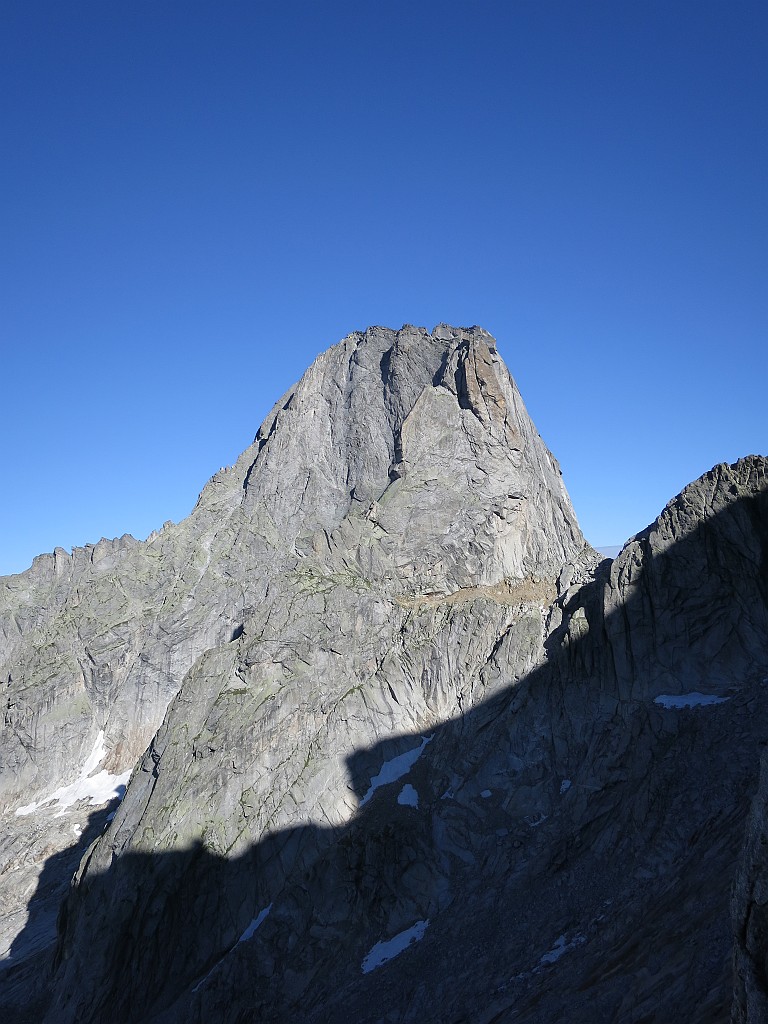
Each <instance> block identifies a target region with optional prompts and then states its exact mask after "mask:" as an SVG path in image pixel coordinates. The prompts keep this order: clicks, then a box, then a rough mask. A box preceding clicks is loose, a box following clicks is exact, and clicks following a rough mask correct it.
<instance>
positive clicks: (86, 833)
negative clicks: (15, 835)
mask: <svg viewBox="0 0 768 1024" xmlns="http://www.w3.org/2000/svg"><path fill="white" fill-rule="evenodd" d="M120 789H121V790H122V792H123V793H124V791H125V787H124V786H122V787H120ZM121 798H122V793H120V795H119V796H116V797H115V799H114V800H112V801H111V802H110V803H109V804H107V805H106V806H104V807H100V808H99V809H98V810H95V811H93V812H91V813H90V814H89V815H88V821H87V824H86V825H85V827H84V828H83V829H82V831H81V832H80V833H79V835H77V837H76V838H74V839H73V842H72V843H71V844H70V845H69V846H67V847H66V848H65V849H63V850H59V851H58V853H55V854H53V856H51V857H49V858H48V859H47V860H46V862H45V866H44V867H43V870H42V872H41V873H40V876H39V878H38V881H37V886H36V888H35V891H34V893H33V895H32V896H31V897H30V899H29V902H28V904H27V913H28V917H27V922H26V924H25V926H24V929H23V931H21V932H20V933H19V935H17V936H16V938H15V939H14V941H13V943H12V944H11V948H10V950H9V956H8V960H7V961H6V962H5V963H4V964H3V965H2V967H0V1019H2V1021H3V1022H4V1024H39V1021H40V1020H41V1019H42V1017H43V1014H44V1012H45V1006H46V1004H47V992H48V986H49V983H50V975H51V968H52V957H51V941H50V937H49V936H50V929H51V925H52V924H54V923H55V921H56V917H57V915H58V912H59V908H60V906H61V903H62V901H63V900H64V899H65V897H66V896H67V893H68V891H69V888H70V883H71V880H72V876H73V875H74V874H75V872H76V871H77V867H78V864H79V863H80V860H81V859H82V857H83V854H84V853H85V852H86V850H87V849H88V847H89V846H90V845H91V843H93V841H94V840H95V839H97V838H98V837H99V836H100V835H101V834H102V832H103V831H104V829H105V827H106V825H107V823H108V822H109V820H110V819H111V818H112V817H114V812H115V810H116V809H117V807H118V805H119V803H120V799H121ZM62 828H68V823H67V822H65V821H62Z"/></svg>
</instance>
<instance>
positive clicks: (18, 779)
mask: <svg viewBox="0 0 768 1024" xmlns="http://www.w3.org/2000/svg"><path fill="white" fill-rule="evenodd" d="M0 680H2V682H3V687H4V720H3V725H2V731H0V809H1V810H2V815H3V822H2V824H3V830H2V838H1V839H0V854H1V856H2V860H1V861H0V885H1V886H2V904H1V906H2V912H1V930H0V955H2V960H1V961H0V1018H1V1019H2V1020H3V1021H4V1022H7V1024H13V1022H17V1024H31V1022H39V1021H46V1022H48V1024H107V1022H109V1024H123V1022H124V1024H143V1022H147V1024H150V1022H152V1024H176V1022H185V1024H186V1022H190V1024H210V1022H212V1021H215V1022H222V1024H250V1022H254V1024H255V1022H265V1024H266V1022H270V1024H272V1022H275V1024H276V1022H288V1021H291V1022H295V1021H301V1022H307V1024H337V1022H338V1024H342V1022H343V1024H349V1022H357V1024H366V1022H371V1024H399V1022H418V1024H427V1022H435V1024H438V1022H439V1024H492V1022H499V1024H501V1022H510V1024H512V1022H519V1024H523V1022H525V1024H551V1022H552V1021H568V1022H569V1024H600V1022H606V1024H607V1022H626V1024H645V1022H647V1024H650V1022H656V1021H659V1022H667V1021H670V1022H671V1021H685V1022H688V1024H710V1022H712V1024H714V1022H726V1021H729V1020H730V1019H731V1018H732V1019H733V1021H734V1022H736V1024H758V1022H765V1021H766V1020H768V961H767V960H766V955H767V954H768V912H767V911H766V907H768V852H767V851H768V762H766V764H765V766H764V770H763V775H762V782H761V781H760V759H761V753H762V750H763V747H764V746H765V744H766V740H768V459H766V458H765V457H760V456H749V457H747V458H744V459H741V460H740V461H739V462H737V463H736V464H735V465H732V466H726V465H720V466H716V467H715V468H714V469H713V470H711V471H710V472H709V473H707V474H705V475H704V476H703V477H702V478H701V479H699V480H697V481H696V482H694V483H692V484H690V485H689V486H688V487H687V488H686V489H685V490H684V491H683V492H682V493H681V494H680V495H678V496H677V497H676V498H674V499H673V500H672V501H671V502H670V503H669V505H667V507H666V508H665V509H664V510H663V511H662V512H661V514H660V515H659V517H658V519H657V520H656V521H655V522H654V523H652V524H651V525H650V526H649V527H647V529H645V530H643V531H642V532H640V533H638V534H637V535H636V536H635V537H633V538H632V539H631V540H630V541H629V542H628V543H627V544H626V545H625V546H624V548H623V549H622V551H621V552H620V554H619V555H618V556H617V557H616V558H615V559H613V560H611V559H605V558H602V557H601V556H600V555H598V554H597V552H595V551H594V550H593V549H592V548H591V547H590V546H589V545H588V544H587V543H586V542H585V540H584V538H583V536H582V534H581V532H580V530H579V527H578V524H577V520H576V516H575V514H574V512H573V509H572V507H571V503H570V500H569V498H568V495H567V493H566V491H565V488H564V486H563V482H562V478H561V474H560V470H559V467H558V464H557V462H556V460H555V459H554V457H553V456H552V454H551V453H550V452H549V451H548V449H547V448H546V446H545V444H544V443H543V441H542V440H541V438H540V437H539V434H538V433H537V431H536V429H535V427H534V425H533V423H532V422H531V420H530V418H529V416H528V414H527V412H526V410H525V407H524V405H523V402H522V399H521V397H520V394H519V392H518V389H517V387H516V385H515V383H514V381H513V379H512V378H511V376H510V374H509V372H508V371H507V369H506V367H505V366H504V363H503V362H502V360H501V358H500V357H499V355H498V352H497V350H496V345H495V342H494V340H493V338H492V337H491V336H490V335H489V334H487V333H486V332H485V331H483V330H481V329H480V328H477V327H473V328H468V329H465V328H453V327H448V326H445V325H441V326H440V327H437V328H435V330H433V331H432V332H431V333H428V332H427V331H425V330H423V329H420V328H414V327H408V326H406V327H403V328H402V329H401V330H400V331H392V330H388V329H384V328H380V327H375V328H370V329H369V330H367V331H365V332H364V333H355V334H352V335H350V336H349V337H347V338H345V339H344V340H343V341H341V342H340V343H339V344H337V345H335V346H334V347H332V348H331V349H329V350H328V351H327V352H325V353H324V354H323V355H321V356H320V357H319V358H318V359H317V360H316V361H315V362H314V363H313V365H312V366H311V367H310V368H309V370H308V371H307V372H306V374H305V375H304V377H303V378H302V379H301V381H300V382H299V383H298V384H297V385H296V386H295V387H294V388H292V389H291V390H290V391H289V392H288V393H287V394H286V395H284V396H283V398H281V399H280V401H279V402H278V403H277V404H276V405H275V407H274V409H273V410H272V412H271V413H270V414H269V416H268V417H267V419H266V421H265V423H264V424H263V426H262V427H261V429H260V430H259V432H258V434H257V435H256V438H255V440H254V442H253V444H252V445H251V446H250V448H248V449H247V450H246V451H245V452H244V453H243V455H242V456H241V457H240V458H239V459H238V460H237V462H236V463H235V465H234V466H232V467H230V468H229V469H226V470H222V471H221V472H219V473H218V474H216V476H214V477H213V478H212V480H211V481H210V482H209V483H208V485H207V486H206V487H205V489H204V490H203V492H202V494H201V496H200V499H199V500H198V503H197V505H196V506H195V508H194V510H193V512H192V513H191V515H190V516H189V517H188V518H187V519H186V520H184V521H183V522H182V523H180V524H178V525H174V524H171V523H167V524H166V525H165V526H164V527H163V528H162V529H161V530H160V531H159V532H157V533H155V534H153V535H151V536H150V537H149V538H148V540H147V541H146V542H144V543H139V542H137V541H135V540H133V539H132V538H130V537H123V538H121V539H119V540H115V541H100V542H99V543H98V544H96V545H93V546H88V547H86V548H77V549H75V550H74V551H73V552H72V553H71V554H68V553H67V552H65V551H63V550H61V549H57V550H56V551H55V552H54V553H53V554H52V555H42V556H40V557H39V558H37V559H36V560H35V562H34V563H33V565H32V567H31V568H30V569H29V570H28V571H27V572H25V573H22V574H20V575H16V576H11V577H7V578H5V579H3V580H0Z"/></svg>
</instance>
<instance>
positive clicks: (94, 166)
mask: <svg viewBox="0 0 768 1024" xmlns="http://www.w3.org/2000/svg"><path fill="white" fill-rule="evenodd" d="M0 108H1V109H2V123H3V140H4V142H3V155H2V158H1V160H0V176H1V178H0V185H1V186H2V189H1V191H0V196H1V198H0V204H1V206H2V213H1V220H0V238H1V239H2V241H1V242H0V244H1V245H2V248H3V250H4V253H3V256H4V258H3V261H2V270H0V332H1V334H0V343H1V344H2V364H0V365H2V376H1V377H0V382H1V384H0V386H1V387H2V407H3V413H4V416H3V419H4V430H3V432H2V435H0V436H1V438H2V439H1V440H0V479H1V480H2V500H1V501H0V573H3V572H4V573H8V572H14V571H20V570H21V569H23V568H25V567H26V566H27V565H28V564H29V563H30V561H31V559H32V557H33V556H34V555H35V554H37V553H39V552H41V551H46V550H52V549H53V547H54V546H55V545H61V546H63V547H67V548H68V547H70V546H72V545H73V544H83V543H86V542H93V541H96V540H98V539H99V538H100V537H101V536H114V535H119V534H122V533H125V532H129V533H133V534H134V535H135V536H138V537H144V536H146V534H147V533H148V532H149V531H150V530H152V529H153V528H155V527H158V526H159V525H161V524H162V522H163V521H164V520H166V519H173V520H179V519H181V518H183V517H184V516H185V515H186V514H187V513H188V512H189V511H190V510H191V508H192V506H193V504H194V502H195V499H196V497H197V494H198V492H199V491H200V489H201V488H202V486H203V485H204V484H205V482H206V480H207V479H208V477H209V476H210V475H211V474H212V473H213V472H215V470H216V469H218V467H219V466H221V465H225V464H228V463H231V462H232V461H234V459H235V458H236V456H237V455H238V454H239V452H240V451H241V450H242V449H243V448H244V447H246V445H247V444H248V443H250V441H251V440H252V438H253V435H254V434H255V432H256V430H257V428H258V426H259V424H260V422H261V420H262V418H263V417H264V415H265V414H266V412H267V411H268V410H269V408H270V407H271V405H272V403H273V402H274V400H275V399H276V398H277V397H279V395H280V394H282V393H283V392H284V391H285V390H286V389H287V388H288V387H289V386H290V384H292V383H293V382H294V381H295V380H296V379H298V377H299V376H300V375H301V374H302V372H303V371H304V369H305V368H306V366H307V365H308V364H309V363H310V362H311V361H312V359H313V358H314V357H315V356H316V355H317V354H318V353H319V352H320V351H322V350H323V349H325V348H327V347H328V346H329V345H331V344H333V343H334V342H335V341H337V340H339V339H340V338H341V337H343V336H344V335H346V334H348V333H349V332H350V331H352V330H357V329H361V328H364V327H366V326H367V325H369V324H377V323H378V324H386V325H388V326H392V327H399V326H400V325H401V324H403V323H415V324H419V325H424V326H427V327H429V328H431V327H433V326H434V325H435V324H436V323H439V322H441V321H445V322H448V323H454V324H474V323H477V324H480V325H482V326H483V327H485V328H486V329H487V330H489V331H491V333H493V334H494V335H495V336H496V337H497V339H498V341H499V348H500V351H501V353H502V355H503V356H504V358H505V359H506V362H507V364H508V366H509V367H510V370H511V372H512V374H513V376H514V377H515V378H516V380H517V382H518V384H519V386H520V388H521V391H522V393H523V397H524V399H525V401H526V404H527V406H528V408H529V411H530V412H531V415H532V416H533V418H534V421H535V422H536V424H537V426H538V428H539V430H540V432H541V434H542V436H543V437H544V439H545V441H546V442H547V444H548V445H549V446H550V448H551V449H552V450H553V452H554V453H555V455H556V456H557V458H558V459H559V460H560V463H561V465H562V468H563V472H564V476H565V480H566V484H567V486H568V488H569V490H570V493H571V496H572V498H573V501H574V505H575V508H576V511H577V514H578V516H579V519H580V522H581V524H582V528H583V530H584V532H585V534H586V535H587V537H588V538H589V539H590V540H591V541H592V542H593V543H595V544H611V543H620V542H622V541H623V540H625V539H626V537H628V536H629V535H631V534H632V533H634V532H636V531H638V530H640V529H642V528H643V527H644V526H645V525H647V523H648V522H649V521H651V520H652V519H653V518H654V517H655V516H656V515H657V514H658V512H659V511H660V510H661V508H662V507H663V506H664V504H665V503H666V502H667V501H668V500H669V499H670V498H671V497H672V496H673V495H674V494H675V493H677V492H678V491H679V490H680V489H681V488H682V487H683V486H684V485H685V484H686V483H688V482H689V481H690V480H691V479H694V478H695V477H697V476H698V475H700V474H701V473H702V472H704V471H706V470H707V469H709V468H710V467H711V466H712V465H714V464H715V463H717V462H720V461H724V460H727V461H733V460H734V459H736V458H738V457H739V456H741V455H746V454H749V453H752V452H758V453H762V454H766V453H768V412H767V411H766V397H765V395H766V391H765V385H766V370H768V356H767V355H766V350H768V345H766V336H767V335H768V288H766V277H767V273H766V272H767V271H768V251H767V250H768V180H767V179H768V129H767V118H766V110H768V6H766V4H765V3H762V2H760V3H758V2H740V0H729V2H725V0H723V2H719V3H710V2H707V0H696V2H672V3H670V2H669V0H667V2H663V3H662V2H659V3H656V2H643V3H639V2H638V3H616V2H613V0H611V2H604V3H593V2H578V0H569V2H559V3H556V2H547V0H537V2H534V0H524V2H523V0H520V2H516V0H505V2H494V3H488V2H483V0H476V2H472V3H469V2H466V3H454V2H444V3H433V2H429V0H423V2H413V0H411V2H409V3H400V2H394V0H389V2H387V3H380V2H373V0H371V2H365V0H357V2H348V3H337V2H333V0H324V2H322V3H320V2H312V3H310V2H308V0H302V2H296V0H282V2H279V3H277V2H275V3H272V2H259V3H257V2H247V3H245V2H244V3H238V2H227V0H219V2H216V3H214V2H195V0H186V2H185V3H183V4H182V3H179V2H163V0H152V2H142V0H132V2H131V3H130V4H124V3H117V2H109V0H100V2H93V3H84V2H78V0H73V2H68V3H66V4H61V3H59V2H56V3H52V2H45V0H40V2H35V0H29V2H21V0H16V2H12V3H9V4H6V5H4V12H3V29H2V33H0Z"/></svg>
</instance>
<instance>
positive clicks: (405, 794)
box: [397, 782, 419, 807]
mask: <svg viewBox="0 0 768 1024" xmlns="http://www.w3.org/2000/svg"><path fill="white" fill-rule="evenodd" d="M397 802H398V803H399V804H402V805H403V806H404V807H418V806H419V794H418V793H417V792H416V790H415V789H414V788H413V786H412V785H411V784H410V782H406V784H405V785H404V786H403V788H402V789H401V790H400V792H399V793H398V796H397Z"/></svg>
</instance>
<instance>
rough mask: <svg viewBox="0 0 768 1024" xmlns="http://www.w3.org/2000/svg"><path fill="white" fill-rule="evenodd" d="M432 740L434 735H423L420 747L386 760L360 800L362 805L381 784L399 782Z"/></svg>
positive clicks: (362, 805)
mask: <svg viewBox="0 0 768 1024" xmlns="http://www.w3.org/2000/svg"><path fill="white" fill-rule="evenodd" d="M431 742H432V736H422V738H421V743H420V744H419V746H418V747H414V748H413V750H406V752H405V753H404V754H398V755H397V757H393V758H391V760H389V761H385V762H384V764H383V765H382V766H381V769H380V771H379V774H378V775H374V777H373V778H372V779H371V785H370V786H369V788H368V792H367V793H366V794H365V796H364V797H363V799H362V800H361V801H360V806H361V807H364V806H365V805H366V804H367V803H368V801H369V800H370V799H371V797H372V796H373V794H374V793H375V792H376V790H377V789H379V788H380V787H381V786H386V785H388V784H389V783H390V782H397V780H398V779H402V777H403V776H404V775H407V774H408V772H409V771H410V770H411V768H413V766H414V765H415V764H416V762H417V761H418V759H419V758H420V757H421V754H422V752H423V750H424V747H426V745H427V744H428V743H431Z"/></svg>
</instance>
